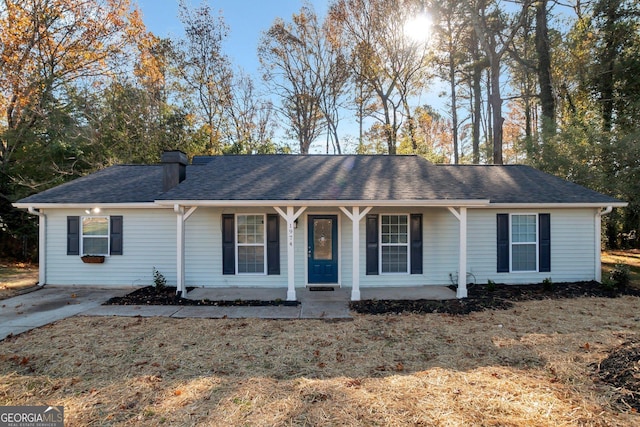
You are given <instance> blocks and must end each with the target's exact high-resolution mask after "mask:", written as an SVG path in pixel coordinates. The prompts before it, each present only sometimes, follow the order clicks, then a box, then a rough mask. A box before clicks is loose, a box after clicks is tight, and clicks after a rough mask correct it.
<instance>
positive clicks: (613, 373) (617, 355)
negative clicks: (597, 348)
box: [596, 340, 640, 412]
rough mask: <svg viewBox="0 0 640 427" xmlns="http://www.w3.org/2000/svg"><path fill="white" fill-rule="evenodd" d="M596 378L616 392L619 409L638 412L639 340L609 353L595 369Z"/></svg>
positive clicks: (639, 382) (639, 393) (639, 408)
mask: <svg viewBox="0 0 640 427" xmlns="http://www.w3.org/2000/svg"><path fill="white" fill-rule="evenodd" d="M596 376H597V378H599V379H600V380H602V381H604V382H606V383H608V384H610V385H612V386H613V387H615V388H616V389H617V390H616V391H617V393H616V394H617V395H618V398H617V399H616V400H617V403H618V404H619V405H620V406H621V408H623V409H626V410H631V411H634V412H636V411H640V340H631V341H628V342H626V343H624V344H622V345H621V346H620V347H618V348H617V349H615V350H614V351H612V352H611V353H609V356H607V358H606V359H604V360H603V361H602V362H600V364H599V365H598V366H597V367H596Z"/></svg>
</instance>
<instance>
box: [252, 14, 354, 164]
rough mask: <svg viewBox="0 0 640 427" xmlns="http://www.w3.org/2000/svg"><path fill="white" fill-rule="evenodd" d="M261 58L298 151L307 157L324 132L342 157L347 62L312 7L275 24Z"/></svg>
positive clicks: (259, 53) (265, 38)
mask: <svg viewBox="0 0 640 427" xmlns="http://www.w3.org/2000/svg"><path fill="white" fill-rule="evenodd" d="M258 56H259V58H260V63H261V64H262V68H263V70H264V79H265V81H266V82H267V84H268V85H270V86H271V87H272V88H273V89H274V91H275V92H276V93H277V94H278V95H279V96H280V97H281V98H282V109H281V113H282V114H283V115H284V116H285V117H287V118H288V120H289V122H290V130H291V133H292V134H293V135H294V137H295V138H296V139H297V140H298V144H299V147H300V152H301V153H303V154H306V153H308V152H309V147H310V146H311V143H312V142H313V141H314V140H316V139H317V138H318V137H319V136H320V135H321V134H322V131H323V130H325V129H326V130H327V132H328V135H329V137H330V138H332V140H333V144H334V146H335V147H336V150H337V152H338V153H340V152H341V149H340V142H339V138H338V122H339V117H340V116H339V99H340V96H341V95H342V92H343V88H344V84H345V82H346V78H347V75H346V73H345V71H344V70H345V61H344V58H343V56H342V55H341V52H340V46H339V44H338V43H336V42H335V41H334V42H330V41H329V39H328V38H327V33H326V31H325V29H324V28H323V27H322V26H321V25H320V24H319V22H318V18H317V16H316V14H315V12H314V11H313V9H312V8H311V6H309V5H306V6H303V7H302V8H301V9H300V13H298V14H294V15H293V16H292V20H291V22H285V21H283V20H282V19H280V18H278V19H276V21H275V22H274V24H273V25H272V26H271V28H269V30H268V31H267V32H266V33H265V35H264V37H263V39H262V41H261V43H260V47H259V48H258Z"/></svg>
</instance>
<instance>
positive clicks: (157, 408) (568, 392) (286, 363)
mask: <svg viewBox="0 0 640 427" xmlns="http://www.w3.org/2000/svg"><path fill="white" fill-rule="evenodd" d="M639 259H640V257H639ZM605 262H606V260H605ZM616 262H618V261H617V260H615V261H614V262H613V264H615V263H616ZM605 268H608V267H607V266H606V265H605ZM633 268H634V269H635V270H634V271H633V272H632V274H638V272H639V271H640V261H639V263H638V264H636V266H635V267H633ZM634 277H636V279H635V285H637V284H638V280H637V277H638V276H634ZM354 317H355V319H354V320H353V321H341V322H335V321H314V320H309V321H302V320H296V321H273V320H254V319H250V320H230V319H222V320H209V319H183V320H179V319H167V318H94V317H74V318H70V319H66V320H64V321H60V322H57V323H55V324H52V325H49V326H46V327H42V328H39V329H36V330H33V331H31V332H28V333H25V334H22V335H19V336H17V337H13V338H10V339H7V340H5V341H2V342H0V405H32V404H33V405H43V404H45V405H63V406H64V407H65V421H66V425H70V426H73V425H122V426H127V425H136V426H137V425H149V426H156V425H211V426H218V425H232V426H237V425H256V426H261V425H264V426H267V425H268V426H271V425H282V426H284V425H287V426H289V425H319V426H322V425H324V426H335V425H366V426H370V425H398V426H400V425H411V426H415V425H425V426H431V425H447V426H467V425H503V426H530V425H539V426H547V425H548V426H556V425H569V426H574V425H575V426H585V425H586V426H635V425H640V415H638V414H637V410H638V409H639V408H638V405H639V402H640V401H639V397H640V396H639V395H638V393H639V392H640V390H638V389H637V388H630V387H627V386H625V384H626V385H633V384H635V385H637V384H638V379H639V378H638V377H639V374H638V372H640V356H639V353H640V352H639V351H638V350H639V348H640V300H639V299H638V297H634V296H621V297H618V298H568V299H545V300H539V301H524V302H516V303H514V306H513V307H512V308H510V309H508V310H488V311H483V312H475V313H471V314H468V315H457V316H452V315H448V314H436V313H433V314H420V315H418V314H405V315H380V316H373V315H358V314H355V315H354ZM619 349H622V350H623V351H621V352H619V353H616V350H619ZM614 354H620V355H622V357H618V358H616V359H608V356H610V355H614ZM612 375H613V376H616V377H617V378H622V377H623V375H628V376H629V378H628V382H623V385H620V383H612V382H608V381H610V379H611V377H612Z"/></svg>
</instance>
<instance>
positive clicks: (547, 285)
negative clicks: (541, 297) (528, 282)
mask: <svg viewBox="0 0 640 427" xmlns="http://www.w3.org/2000/svg"><path fill="white" fill-rule="evenodd" d="M542 289H544V290H545V291H547V292H551V291H553V281H552V280H551V277H547V278H546V279H544V280H543V281H542Z"/></svg>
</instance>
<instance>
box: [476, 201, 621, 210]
mask: <svg viewBox="0 0 640 427" xmlns="http://www.w3.org/2000/svg"><path fill="white" fill-rule="evenodd" d="M627 205H628V203H626V202H615V203H491V204H490V205H488V206H483V208H489V209H494V208H495V209H530V208H534V209H562V208H567V209H575V208H590V209H599V208H604V207H607V206H611V207H614V208H624V207H626V206H627Z"/></svg>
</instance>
